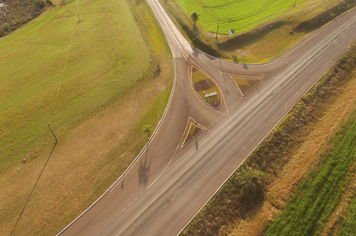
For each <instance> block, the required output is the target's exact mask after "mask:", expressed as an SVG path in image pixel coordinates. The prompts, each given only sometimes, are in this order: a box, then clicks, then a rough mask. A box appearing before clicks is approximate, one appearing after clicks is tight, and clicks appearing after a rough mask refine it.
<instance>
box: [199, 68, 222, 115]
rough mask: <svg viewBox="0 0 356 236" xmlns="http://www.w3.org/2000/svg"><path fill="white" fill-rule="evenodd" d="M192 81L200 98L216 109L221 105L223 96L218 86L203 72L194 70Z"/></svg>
mask: <svg viewBox="0 0 356 236" xmlns="http://www.w3.org/2000/svg"><path fill="white" fill-rule="evenodd" d="M192 81H193V86H194V89H195V91H196V92H197V93H198V95H199V96H200V98H201V99H202V100H203V101H205V102H206V103H207V104H209V105H210V106H212V107H213V108H215V109H218V108H219V107H220V104H221V94H220V91H219V88H218V87H217V86H216V84H215V83H214V82H213V81H212V80H211V79H210V78H209V77H208V76H206V75H205V74H204V73H203V72H201V71H199V70H197V69H195V68H193V71H192Z"/></svg>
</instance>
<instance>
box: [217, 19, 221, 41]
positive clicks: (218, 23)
mask: <svg viewBox="0 0 356 236" xmlns="http://www.w3.org/2000/svg"><path fill="white" fill-rule="evenodd" d="M219 26H220V18H219V23H218V29H217V30H216V41H217V40H218V34H219Z"/></svg>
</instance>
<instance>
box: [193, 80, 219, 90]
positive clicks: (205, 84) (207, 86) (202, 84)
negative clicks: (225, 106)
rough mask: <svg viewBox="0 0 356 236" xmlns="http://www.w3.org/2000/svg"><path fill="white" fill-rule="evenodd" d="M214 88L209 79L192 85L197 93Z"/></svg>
mask: <svg viewBox="0 0 356 236" xmlns="http://www.w3.org/2000/svg"><path fill="white" fill-rule="evenodd" d="M214 86H215V84H214V82H213V81H211V80H210V79H207V80H201V81H198V82H196V83H194V88H195V90H196V91H198V92H199V91H204V90H208V89H211V88H212V87H214Z"/></svg>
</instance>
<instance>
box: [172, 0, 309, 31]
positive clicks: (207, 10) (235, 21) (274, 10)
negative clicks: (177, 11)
mask: <svg viewBox="0 0 356 236" xmlns="http://www.w3.org/2000/svg"><path fill="white" fill-rule="evenodd" d="M302 1H303V0H297V1H296V3H299V2H302ZM176 2H177V3H178V4H179V6H180V7H181V9H182V10H183V11H184V12H185V14H186V15H188V16H190V14H191V13H192V12H193V11H197V12H198V14H199V15H200V16H199V19H200V20H198V22H197V23H198V24H199V25H200V26H201V27H202V29H203V30H204V31H208V32H213V33H216V32H217V30H218V26H219V32H218V33H219V34H225V35H227V34H229V30H230V29H234V30H235V33H237V34H239V33H242V32H245V31H248V30H251V29H253V28H255V27H256V26H258V25H261V24H263V23H265V22H266V21H270V20H273V19H274V18H277V17H279V16H281V15H282V14H283V13H285V12H286V11H287V9H288V8H289V7H291V6H293V4H294V0H279V1H266V0H256V1H230V0H222V1H218V2H217V1H214V0H194V1H188V0H176ZM219 19H220V24H219Z"/></svg>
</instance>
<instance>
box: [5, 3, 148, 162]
mask: <svg viewBox="0 0 356 236" xmlns="http://www.w3.org/2000/svg"><path fill="white" fill-rule="evenodd" d="M76 3H77V1H72V2H70V3H68V5H67V6H65V7H60V6H57V7H56V8H54V9H53V10H52V11H50V12H46V13H44V14H43V15H42V16H40V17H39V18H37V19H36V20H34V21H33V22H31V23H30V24H29V25H27V26H26V27H24V28H22V29H20V30H18V31H16V32H15V33H14V34H12V35H10V36H8V37H5V38H2V39H0V67H1V68H2V69H1V77H0V84H1V85H0V100H1V105H0V112H1V114H2V115H1V117H0V127H2V129H1V131H2V132H1V133H0V139H1V140H2V142H1V144H0V153H1V156H0V162H1V164H3V165H5V166H6V165H7V164H10V163H12V162H14V161H16V160H18V159H19V158H22V157H24V155H25V154H26V153H28V152H29V151H30V150H32V149H34V148H36V147H37V146H39V145H42V144H43V143H46V141H47V140H48V139H49V138H52V137H51V134H50V133H48V131H49V130H48V128H47V127H46V125H45V123H44V120H43V116H46V118H47V119H48V120H49V121H50V123H51V124H52V127H53V129H54V130H55V131H56V132H57V134H60V133H61V131H63V130H65V129H67V128H68V127H69V126H70V125H72V124H74V123H76V122H78V121H79V120H81V119H82V118H84V117H86V116H87V115H89V114H91V113H92V112H94V111H95V110H97V109H99V108H100V107H102V106H104V105H105V104H107V103H109V102H110V101H111V100H113V99H115V98H117V97H119V96H120V95H122V94H123V93H124V92H125V91H127V90H128V89H129V88H131V87H132V86H134V85H135V84H136V83H137V82H138V81H139V80H140V79H141V77H143V76H145V73H146V71H147V70H148V69H149V67H150V65H151V61H152V59H151V58H150V52H149V50H148V49H147V47H146V43H145V41H144V39H143V38H142V36H141V35H140V30H139V27H138V26H137V24H136V23H135V21H134V19H133V15H132V13H130V11H129V10H128V5H127V2H125V1H123V2H121V1H120V3H119V2H117V1H109V2H107V3H106V4H105V5H104V4H101V3H99V2H95V1H94V2H93V1H89V0H83V1H81V2H80V4H79V6H78V9H79V12H80V17H81V19H82V21H81V22H80V23H78V19H77V17H76V16H75V15H74V14H73V13H75V12H76V7H77V6H76ZM70 12H71V13H70ZM118 25H120V27H118ZM132 38H135V40H132Z"/></svg>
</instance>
